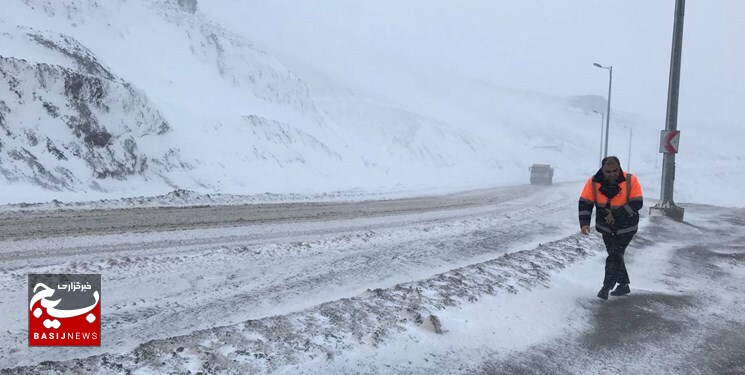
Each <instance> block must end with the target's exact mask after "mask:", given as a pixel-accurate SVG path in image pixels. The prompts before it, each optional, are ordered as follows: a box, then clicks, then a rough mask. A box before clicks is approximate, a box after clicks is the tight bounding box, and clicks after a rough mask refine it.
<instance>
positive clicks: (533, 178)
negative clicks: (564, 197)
mask: <svg viewBox="0 0 745 375" xmlns="http://www.w3.org/2000/svg"><path fill="white" fill-rule="evenodd" d="M528 169H529V170H530V183H531V184H533V185H536V184H541V185H551V184H552V183H553V181H554V169H553V168H552V167H551V166H550V165H548V164H533V165H532V166H531V167H530V168H528Z"/></svg>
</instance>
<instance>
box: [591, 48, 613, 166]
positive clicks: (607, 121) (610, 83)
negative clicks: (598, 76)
mask: <svg viewBox="0 0 745 375" xmlns="http://www.w3.org/2000/svg"><path fill="white" fill-rule="evenodd" d="M592 65H595V66H596V67H598V68H602V69H608V73H609V75H608V108H607V109H606V111H605V152H604V153H603V157H607V156H608V131H609V130H610V95H611V87H613V66H612V65H611V66H602V65H600V64H598V63H592Z"/></svg>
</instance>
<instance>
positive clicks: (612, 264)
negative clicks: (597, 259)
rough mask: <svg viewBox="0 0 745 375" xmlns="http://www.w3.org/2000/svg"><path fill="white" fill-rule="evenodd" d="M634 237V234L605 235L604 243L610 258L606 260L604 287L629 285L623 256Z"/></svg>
mask: <svg viewBox="0 0 745 375" xmlns="http://www.w3.org/2000/svg"><path fill="white" fill-rule="evenodd" d="M633 237H634V234H633V233H628V234H627V233H624V234H617V235H613V234H605V233H603V242H605V250H606V251H607V252H608V257H607V258H605V279H603V285H604V286H606V287H610V288H613V287H614V286H615V285H616V283H619V284H629V283H630V281H629V274H628V272H626V264H625V263H624V261H623V254H624V253H625V252H626V246H629V242H631V239H632V238H633Z"/></svg>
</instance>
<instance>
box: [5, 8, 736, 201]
mask: <svg viewBox="0 0 745 375" xmlns="http://www.w3.org/2000/svg"><path fill="white" fill-rule="evenodd" d="M547 6H548V5H547ZM525 7H526V6H525V5H520V4H513V5H509V6H508V5H499V6H496V5H494V4H490V3H489V2H476V3H474V4H471V5H470V6H468V7H454V5H453V4H449V3H442V4H440V5H438V6H430V5H429V4H428V3H427V2H422V1H414V2H411V3H408V4H406V5H405V6H403V5H402V6H400V7H396V6H394V4H392V3H391V2H380V3H376V4H351V3H340V2H329V3H324V4H316V5H313V6H310V5H308V4H301V3H299V2H293V1H278V2H272V3H263V2H254V1H246V2H227V1H217V0H216V1H210V2H204V1H203V2H198V1H197V0H122V1H106V2H101V1H95V0H64V1H54V0H8V1H6V2H4V4H3V12H2V14H0V56H2V59H1V60H0V61H1V63H0V67H1V68H2V71H3V74H4V75H3V78H2V81H1V82H0V116H2V117H0V119H2V120H1V121H2V124H3V129H2V130H3V135H2V139H0V142H2V146H0V171H2V173H1V174H0V179H2V180H3V181H2V182H3V194H2V195H1V196H2V199H3V201H4V202H21V201H41V200H51V199H62V200H81V199H88V198H99V197H101V198H103V197H105V198H117V197H121V196H133V195H142V194H144V195H158V194H164V193H167V192H168V191H173V190H174V189H175V188H180V189H190V190H194V191H197V192H200V193H215V192H218V193H233V194H257V193H264V192H272V193H320V192H329V191H339V190H350V189H355V190H364V191H371V190H375V191H379V190H391V189H395V190H402V189H425V188H438V189H462V188H468V187H480V186H493V185H505V184H522V183H525V182H526V181H527V168H528V166H530V165H531V164H533V163H550V164H552V165H554V166H555V167H556V175H555V176H556V179H557V180H559V181H570V180H571V181H575V180H581V179H583V178H584V177H585V176H586V175H587V174H588V173H591V172H592V171H593V170H594V169H595V168H596V167H597V163H598V160H597V159H598V155H599V151H600V150H599V141H598V139H599V130H600V129H599V123H600V121H601V115H600V113H597V112H602V111H604V110H605V99H604V97H603V95H604V93H605V90H606V87H607V86H606V81H605V72H603V71H599V70H597V69H596V68H593V67H592V66H591V64H590V62H591V61H590V60H587V59H589V57H588V56H587V54H588V52H587V51H585V50H580V49H577V48H579V47H580V46H585V47H586V48H588V49H594V48H596V47H597V46H595V47H592V48H590V47H587V46H590V45H593V46H594V44H592V43H585V44H583V43H582V38H584V37H585V36H580V35H578V34H576V33H574V31H570V32H567V31H566V30H570V29H571V30H575V31H576V29H577V27H579V26H578V25H571V26H572V27H570V25H569V24H566V22H568V21H567V20H564V21H561V22H559V21H557V20H553V19H551V20H553V21H551V20H549V19H544V21H545V22H544V23H545V25H544V24H541V22H543V21H541V20H540V17H523V18H518V21H519V22H518V21H514V20H513V21H510V20H511V19H513V18H515V16H516V15H520V14H523V12H527V11H528V10H530V12H531V13H530V14H535V15H538V13H535V12H539V13H540V12H544V11H545V12H548V11H549V10H552V11H559V9H556V6H555V5H551V6H549V8H550V9H547V10H540V9H533V8H530V9H527V8H526V9H524V8H525ZM662 8H663V7H657V6H656V7H654V8H650V9H649V12H650V14H653V15H658V14H661V12H662V11H666V10H665V9H662ZM585 11H586V12H590V13H591V12H597V14H598V15H601V16H605V15H606V13H607V12H608V11H609V10H608V9H596V10H593V9H586V10H585ZM526 14H527V13H526ZM556 14H559V15H564V16H567V14H566V13H565V12H563V11H562V12H559V13H556ZM494 17H496V18H494ZM510 17H512V18H510ZM639 17H642V16H639ZM644 17H647V16H644ZM644 17H642V18H644ZM650 17H651V16H650ZM570 18H571V17H570ZM595 18H596V17H585V18H582V19H595ZM487 19H495V20H496V21H498V22H494V23H484V22H482V21H484V20H487ZM549 21H550V22H549ZM565 21H566V22H565ZM555 22H559V23H560V24H561V25H558V26H561V27H563V28H558V29H555V30H556V31H557V33H558V34H557V35H556V36H553V37H547V35H548V34H546V30H548V29H550V27H549V26H552V25H553V23H555ZM576 22H579V21H576ZM614 22H615V21H614ZM694 22H695V19H694ZM531 25H532V26H531ZM528 26H530V27H528ZM553 26H557V25H553ZM558 26H557V27H558ZM531 27H532V28H534V29H535V30H533V29H531ZM649 27H650V35H654V36H655V37H654V43H652V42H649V45H645V49H643V50H639V53H646V55H644V56H639V57H637V58H641V57H645V56H650V52H649V51H655V52H654V53H655V55H654V56H653V57H654V58H662V59H666V58H668V56H669V39H668V36H666V35H662V37H664V38H662V37H661V36H659V35H660V32H659V31H660V30H659V27H657V26H654V27H653V26H649ZM692 27H694V28H695V24H694V26H692ZM564 28H565V29H564ZM541 30H543V31H541ZM534 38H535V39H534ZM561 38H565V39H561ZM572 38H574V39H572ZM577 38H579V39H577ZM661 39H666V40H667V41H666V42H665V43H664V44H663V47H662V48H659V45H658V44H660V43H659V40H661ZM655 43H656V44H655ZM653 44H654V46H653ZM548 46H551V48H547V47H548ZM585 47H583V48H585ZM653 47H654V48H653ZM561 48H567V50H566V51H563V50H562V49H561ZM571 48H575V50H572V49H571ZM597 48H598V49H599V50H601V51H604V49H602V48H600V47H597ZM655 48H656V49H655ZM531 51H534V52H535V55H533V56H534V58H533V59H530V58H529V57H530V54H531ZM539 51H543V52H541V53H539ZM551 51H553V52H555V53H556V54H555V56H553V57H551V56H548V55H545V53H548V52H551ZM614 57H616V58H619V57H618V56H614ZM624 58H626V59H627V60H628V61H632V60H633V61H635V59H637V58H634V57H633V56H632V57H624ZM567 59H573V60H578V59H585V60H582V61H583V62H582V64H583V65H586V66H587V68H586V70H587V71H586V72H585V71H583V72H582V73H581V75H578V71H577V70H576V69H574V70H570V69H565V70H564V71H561V69H562V68H566V67H567V66H569V62H568V60H567ZM619 59H620V58H619ZM574 63H577V64H578V65H579V63H578V62H577V61H573V62H572V64H574ZM521 66H523V67H524V69H523V68H521ZM537 66H540V67H541V68H540V69H536V67H537ZM633 66H634V65H630V66H629V67H626V68H624V65H623V64H621V66H620V67H617V69H618V72H619V73H618V75H619V78H618V80H617V81H614V97H613V98H614V103H616V102H619V103H621V105H624V104H625V106H623V107H621V108H614V109H613V116H612V127H611V132H610V133H611V134H610V144H609V152H610V153H611V154H617V155H619V156H620V157H621V158H622V159H623V161H624V162H625V163H626V160H627V158H628V156H629V155H628V151H627V150H628V149H629V146H630V144H629V143H630V142H629V138H628V136H627V135H628V134H629V133H628V132H629V128H630V127H633V129H634V130H633V135H634V138H633V146H634V147H633V152H632V154H633V158H632V159H633V162H632V166H633V169H634V170H635V171H637V172H644V171H650V172H652V171H654V167H655V165H659V162H660V161H659V160H658V159H661V158H657V155H656V152H657V139H658V134H659V130H660V129H661V128H662V127H663V126H664V121H663V120H664V95H660V92H663V93H664V90H665V88H666V86H665V85H666V75H665V72H664V71H662V74H656V75H655V77H658V78H657V79H655V80H646V81H645V80H644V79H643V78H640V79H637V80H636V81H644V84H643V85H641V86H639V87H641V89H642V90H645V91H644V93H640V92H639V91H630V90H631V89H630V88H629V82H631V81H632V78H633V76H632V75H631V74H633V71H632V72H629V70H628V69H633ZM624 69H626V70H624ZM639 69H640V72H641V71H642V70H641V68H639ZM549 73H550V74H551V75H552V77H557V79H556V80H547V79H546V75H547V74H549ZM646 73H649V72H646ZM656 73H659V72H656ZM659 77H661V78H659ZM558 78H561V79H558ZM572 80H575V81H576V85H574V84H573V83H572ZM590 81H591V82H593V84H592V85H588V82H590ZM636 81H635V82H636ZM520 82H523V83H525V82H541V83H542V85H532V86H531V85H527V84H526V85H520V84H518V83H520ZM562 82H563V83H564V84H563V86H562V85H560V83H562ZM567 82H569V83H567ZM590 87H591V88H592V89H589V88H590ZM639 87H634V88H635V89H639ZM539 88H545V91H544V92H543V93H541V92H538V91H540V90H539ZM685 89H686V87H685V86H684V87H683V90H684V91H683V94H685V93H686V91H685ZM616 90H617V91H616ZM688 92H690V91H688ZM644 94H649V95H650V96H649V99H648V100H643V99H641V100H638V102H643V103H646V104H654V103H657V104H655V105H654V106H655V107H656V108H658V110H657V111H656V112H654V113H653V114H652V115H651V116H650V115H649V113H647V112H645V113H638V112H637V111H636V110H637V109H639V110H640V109H641V108H642V107H644V108H648V106H639V107H638V108H636V107H634V106H629V105H628V104H629V103H630V100H629V98H640V97H643V96H644ZM733 95H734V96H732V95H730V96H729V97H730V98H731V97H736V95H735V94H733ZM683 99H685V98H683ZM681 103H682V105H681V111H683V112H685V111H687V110H689V109H690V108H691V106H685V105H683V104H685V102H684V101H682V102H681ZM727 108H728V107H724V109H722V112H724V113H719V114H718V116H717V117H716V120H714V121H712V122H713V123H711V124H710V123H707V121H708V120H706V119H708V118H710V117H706V118H703V119H702V117H697V118H696V120H695V121H690V122H689V123H683V124H682V126H681V127H682V128H685V125H688V124H693V125H696V126H698V125H706V126H708V127H709V128H707V130H711V129H713V128H717V129H724V128H727V129H729V128H730V127H732V128H734V129H733V131H734V133H733V134H730V136H728V137H727V139H723V140H721V143H718V144H717V145H716V146H711V142H708V143H707V141H706V137H700V136H699V135H700V133H697V134H696V136H695V137H693V136H691V137H690V138H685V137H684V141H682V142H681V143H682V146H681V147H683V148H684V149H685V150H686V151H687V152H689V154H687V155H690V157H691V158H692V159H694V160H698V161H700V160H706V161H705V162H703V164H702V163H699V164H697V167H696V168H699V169H700V168H705V167H706V164H711V162H712V161H713V162H715V163H720V162H722V163H724V164H726V165H725V166H724V167H725V168H731V166H732V165H735V166H736V165H738V164H740V165H741V164H742V161H743V160H745V155H743V154H742V152H739V151H737V148H736V147H734V146H736V144H737V142H736V141H734V140H735V139H737V137H738V136H740V135H742V136H745V135H743V133H742V132H743V130H741V129H738V128H737V127H734V126H733V124H734V122H733V121H731V118H730V116H729V114H728V113H726V111H727ZM594 111H597V112H594ZM685 119H686V117H685V116H683V115H681V122H683V121H685ZM687 142H690V143H687ZM696 142H698V143H700V144H697V143H696ZM689 145H690V146H689ZM699 146H700V147H699ZM686 147H690V148H686ZM733 149H734V150H735V151H733V152H725V150H733ZM709 156H712V158H713V159H709ZM50 190H52V191H50ZM694 198H695V194H694Z"/></svg>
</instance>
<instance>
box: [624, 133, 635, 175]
mask: <svg viewBox="0 0 745 375" xmlns="http://www.w3.org/2000/svg"><path fill="white" fill-rule="evenodd" d="M624 128H628V129H629V159H628V161H627V162H626V172H630V171H631V138H632V137H633V135H632V133H633V132H634V128H632V127H631V126H624Z"/></svg>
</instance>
